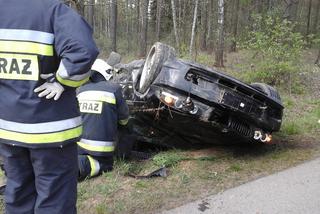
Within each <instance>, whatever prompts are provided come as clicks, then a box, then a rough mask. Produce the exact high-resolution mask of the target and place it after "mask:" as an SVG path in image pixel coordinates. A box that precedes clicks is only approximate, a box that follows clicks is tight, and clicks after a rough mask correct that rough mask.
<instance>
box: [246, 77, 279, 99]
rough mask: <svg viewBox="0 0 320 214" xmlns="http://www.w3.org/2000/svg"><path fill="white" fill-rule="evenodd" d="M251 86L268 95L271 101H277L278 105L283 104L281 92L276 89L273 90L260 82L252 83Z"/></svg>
mask: <svg viewBox="0 0 320 214" xmlns="http://www.w3.org/2000/svg"><path fill="white" fill-rule="evenodd" d="M251 86H252V87H253V88H255V89H257V90H259V91H261V92H263V93H264V94H265V95H267V96H268V97H270V98H271V99H273V100H275V101H277V102H278V103H280V104H282V101H281V97H280V94H279V92H278V91H277V90H276V89H275V88H273V87H272V86H270V85H267V84H265V83H260V82H257V83H251Z"/></svg>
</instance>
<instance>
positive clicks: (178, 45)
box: [171, 0, 180, 49]
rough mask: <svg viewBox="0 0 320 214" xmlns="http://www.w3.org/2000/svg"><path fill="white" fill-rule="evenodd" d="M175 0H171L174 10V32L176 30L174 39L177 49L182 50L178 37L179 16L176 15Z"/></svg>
mask: <svg viewBox="0 0 320 214" xmlns="http://www.w3.org/2000/svg"><path fill="white" fill-rule="evenodd" d="M174 1H175V0H171V9H172V20H173V30H174V37H175V41H176V47H177V48H178V49H179V48H180V43H179V35H178V29H177V15H176V6H175V4H174Z"/></svg>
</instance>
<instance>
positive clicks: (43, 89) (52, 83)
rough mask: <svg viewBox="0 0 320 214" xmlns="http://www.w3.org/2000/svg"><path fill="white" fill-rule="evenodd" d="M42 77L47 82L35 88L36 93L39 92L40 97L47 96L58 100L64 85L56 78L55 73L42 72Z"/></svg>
mask: <svg viewBox="0 0 320 214" xmlns="http://www.w3.org/2000/svg"><path fill="white" fill-rule="evenodd" d="M40 77H41V78H42V79H45V80H46V82H45V83H43V84H42V85H40V86H39V87H37V88H36V89H34V92H35V93H38V92H40V93H39V94H38V97H44V96H45V97H46V98H47V99H51V98H53V99H54V100H58V99H59V98H60V96H61V94H62V92H63V91H64V87H63V86H62V85H61V84H60V83H59V82H58V81H57V80H56V78H55V75H54V74H53V73H51V74H40Z"/></svg>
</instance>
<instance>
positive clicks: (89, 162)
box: [77, 59, 131, 181]
mask: <svg viewBox="0 0 320 214" xmlns="http://www.w3.org/2000/svg"><path fill="white" fill-rule="evenodd" d="M91 70H92V75H91V77H90V82H88V83H87V84H85V85H83V86H81V87H80V88H79V89H78V91H77V98H78V101H79V107H80V112H81V116H82V121H83V134H82V138H81V140H80V141H79V142H78V154H79V156H78V161H79V178H78V180H79V181H81V180H83V179H86V178H91V177H94V176H97V175H99V174H101V173H102V172H106V171H110V170H112V169H113V159H114V152H115V147H116V143H117V139H118V131H119V129H120V130H121V129H122V130H123V129H124V130H127V129H128V121H129V110H128V105H127V104H126V101H125V100H124V98H123V96H122V91H121V87H120V85H119V84H116V83H113V82H111V81H109V80H110V79H111V78H112V67H111V66H110V65H108V64H107V63H106V62H105V61H104V60H101V59H97V60H96V61H95V62H94V64H93V65H92V68H91ZM121 143H122V142H121ZM127 146H128V147H130V146H131V145H127Z"/></svg>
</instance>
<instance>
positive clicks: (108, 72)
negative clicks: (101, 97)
mask: <svg viewBox="0 0 320 214" xmlns="http://www.w3.org/2000/svg"><path fill="white" fill-rule="evenodd" d="M91 70H92V71H96V72H98V73H99V74H101V75H102V76H103V77H104V78H105V79H106V80H107V81H108V80H110V79H111V77H112V67H111V66H110V65H109V64H108V63H106V62H105V61H104V60H102V59H96V60H95V61H94V63H93V65H92V66H91Z"/></svg>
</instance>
